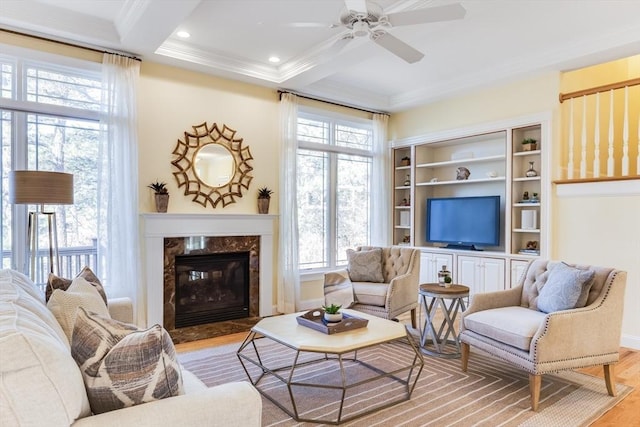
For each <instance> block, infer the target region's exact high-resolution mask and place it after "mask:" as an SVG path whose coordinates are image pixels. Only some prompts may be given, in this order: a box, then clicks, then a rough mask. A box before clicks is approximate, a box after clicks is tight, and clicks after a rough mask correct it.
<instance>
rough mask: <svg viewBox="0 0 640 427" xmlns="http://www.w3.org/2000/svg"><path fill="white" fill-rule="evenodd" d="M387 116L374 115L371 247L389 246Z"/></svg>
mask: <svg viewBox="0 0 640 427" xmlns="http://www.w3.org/2000/svg"><path fill="white" fill-rule="evenodd" d="M388 121H389V116H387V115H386V114H374V115H373V153H374V155H373V171H372V179H371V245H372V246H388V245H389V236H390V233H389V223H390V222H391V220H390V218H389V212H390V210H389V209H390V208H389V207H390V206H391V196H390V186H389V183H390V182H391V181H390V178H389V150H388V149H387V122H388Z"/></svg>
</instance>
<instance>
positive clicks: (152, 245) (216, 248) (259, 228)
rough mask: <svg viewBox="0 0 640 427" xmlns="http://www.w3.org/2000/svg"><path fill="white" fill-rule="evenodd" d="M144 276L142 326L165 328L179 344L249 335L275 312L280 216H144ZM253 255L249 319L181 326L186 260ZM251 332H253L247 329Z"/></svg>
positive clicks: (250, 262)
mask: <svg viewBox="0 0 640 427" xmlns="http://www.w3.org/2000/svg"><path fill="white" fill-rule="evenodd" d="M141 218H142V225H143V236H144V245H143V247H144V253H145V255H144V266H145V267H144V276H145V280H144V282H143V285H142V286H141V288H140V290H139V292H140V295H144V296H145V298H142V297H141V298H139V300H138V301H137V302H138V306H137V316H138V317H137V319H138V323H139V324H140V325H145V324H146V325H147V326H151V325H154V324H159V325H162V326H164V327H165V328H166V329H167V330H168V331H169V334H170V335H171V337H172V339H173V340H174V342H188V341H194V340H199V339H204V338H211V337H216V336H220V335H226V334H230V333H237V332H241V331H246V330H248V329H250V328H251V326H253V324H254V322H255V319H259V318H260V317H265V316H271V315H272V314H274V313H275V307H274V299H273V296H274V281H273V279H274V269H273V267H274V264H275V263H274V261H275V259H274V254H275V253H276V251H277V245H276V244H275V242H274V238H273V236H274V232H275V228H276V227H275V225H276V219H277V216H276V215H252V214H228V215H227V214H211V213H207V214H192V213H186V214H172V213H147V214H142V215H141ZM226 252H249V282H250V283H249V317H248V318H244V319H234V320H227V321H221V322H213V323H208V324H203V325H197V326H188V327H185V328H176V325H175V300H176V295H175V292H176V291H175V279H176V274H175V259H176V256H182V255H203V254H221V253H226ZM247 328H248V329H247Z"/></svg>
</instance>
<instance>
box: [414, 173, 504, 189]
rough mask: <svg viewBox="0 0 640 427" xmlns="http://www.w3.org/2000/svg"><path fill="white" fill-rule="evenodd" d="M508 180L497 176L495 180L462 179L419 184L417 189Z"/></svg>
mask: <svg viewBox="0 0 640 427" xmlns="http://www.w3.org/2000/svg"><path fill="white" fill-rule="evenodd" d="M505 179H506V178H505V177H504V176H497V177H495V178H479V179H460V180H454V181H437V182H418V183H416V187H427V186H435V185H461V184H477V183H482V182H484V183H487V182H503V181H504V180H505Z"/></svg>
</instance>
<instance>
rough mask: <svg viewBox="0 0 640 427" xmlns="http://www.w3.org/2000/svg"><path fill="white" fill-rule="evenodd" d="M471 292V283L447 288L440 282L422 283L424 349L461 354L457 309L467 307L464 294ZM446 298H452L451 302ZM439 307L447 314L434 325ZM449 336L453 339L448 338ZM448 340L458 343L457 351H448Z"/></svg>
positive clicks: (436, 353) (443, 354)
mask: <svg viewBox="0 0 640 427" xmlns="http://www.w3.org/2000/svg"><path fill="white" fill-rule="evenodd" d="M468 296H469V287H467V286H464V285H451V286H450V287H448V288H447V287H444V286H440V285H439V284H437V283H426V284H423V285H420V299H421V300H422V306H423V307H424V309H425V311H426V318H425V320H424V326H423V327H422V331H421V334H420V349H421V351H422V352H423V353H425V354H428V355H431V356H436V357H446V358H457V357H460V342H459V341H458V334H457V333H456V331H455V327H454V322H455V320H456V317H457V316H458V312H459V311H464V310H466V306H465V304H464V298H466V297H468ZM447 300H449V304H448V305H447ZM438 308H440V311H441V313H442V314H443V315H444V319H442V322H441V323H440V324H439V325H434V323H433V322H434V317H435V315H436V313H437V312H438ZM450 336H451V339H449V337H450ZM447 343H450V344H455V348H456V351H455V352H450V351H446V348H445V347H446V345H447Z"/></svg>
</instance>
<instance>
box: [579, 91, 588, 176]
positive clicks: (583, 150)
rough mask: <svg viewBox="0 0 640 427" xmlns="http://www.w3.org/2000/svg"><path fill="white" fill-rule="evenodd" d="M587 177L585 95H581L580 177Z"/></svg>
mask: <svg viewBox="0 0 640 427" xmlns="http://www.w3.org/2000/svg"><path fill="white" fill-rule="evenodd" d="M586 177H587V96H586V95H582V137H581V143H580V178H586Z"/></svg>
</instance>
